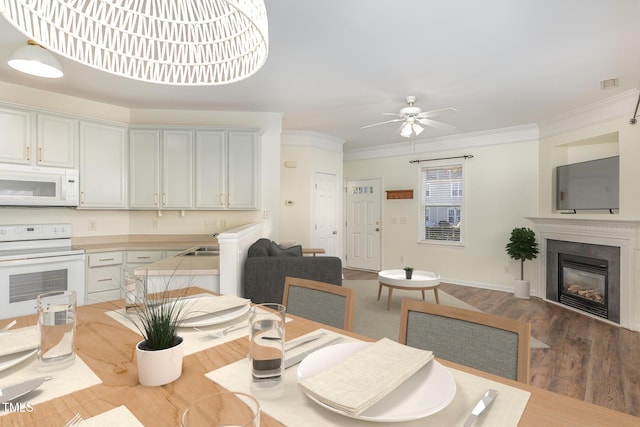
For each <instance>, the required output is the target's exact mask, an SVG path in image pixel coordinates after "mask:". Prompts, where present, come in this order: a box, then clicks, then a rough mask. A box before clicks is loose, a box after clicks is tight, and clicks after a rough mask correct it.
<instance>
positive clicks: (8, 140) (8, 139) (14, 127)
mask: <svg viewBox="0 0 640 427" xmlns="http://www.w3.org/2000/svg"><path fill="white" fill-rule="evenodd" d="M33 118H34V115H33V113H31V112H29V111H26V110H18V109H15V110H14V109H11V108H0V129H2V138H0V162H4V163H18V164H25V165H28V164H31V124H32V122H33Z"/></svg>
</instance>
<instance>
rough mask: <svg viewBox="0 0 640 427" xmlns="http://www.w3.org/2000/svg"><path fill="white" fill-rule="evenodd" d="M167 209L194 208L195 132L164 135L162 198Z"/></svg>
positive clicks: (174, 132)
mask: <svg viewBox="0 0 640 427" xmlns="http://www.w3.org/2000/svg"><path fill="white" fill-rule="evenodd" d="M160 202H161V207H162V208H165V209H190V208H192V207H193V132H192V131H190V130H165V131H163V133H162V197H161V200H160Z"/></svg>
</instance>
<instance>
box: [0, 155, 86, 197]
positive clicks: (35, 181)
mask: <svg viewBox="0 0 640 427" xmlns="http://www.w3.org/2000/svg"><path fill="white" fill-rule="evenodd" d="M78 181H79V180H78V170H77V169H64V168H46V167H38V166H22V165H11V164H5V163H1V164H0V206H78V199H79V196H78V193H79V185H78V184H79V182H78Z"/></svg>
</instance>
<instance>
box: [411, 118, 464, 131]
mask: <svg viewBox="0 0 640 427" xmlns="http://www.w3.org/2000/svg"><path fill="white" fill-rule="evenodd" d="M417 120H418V121H419V122H420V123H422V124H423V125H425V126H430V127H432V128H436V129H443V130H454V129H455V128H456V127H455V126H453V125H448V124H446V123H440V122H436V121H435V120H431V119H420V118H418V119H417Z"/></svg>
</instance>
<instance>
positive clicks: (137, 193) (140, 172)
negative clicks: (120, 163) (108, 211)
mask: <svg viewBox="0 0 640 427" xmlns="http://www.w3.org/2000/svg"><path fill="white" fill-rule="evenodd" d="M159 206H160V130H158V129H132V130H130V131H129V207H130V208H149V209H157V208H159Z"/></svg>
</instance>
